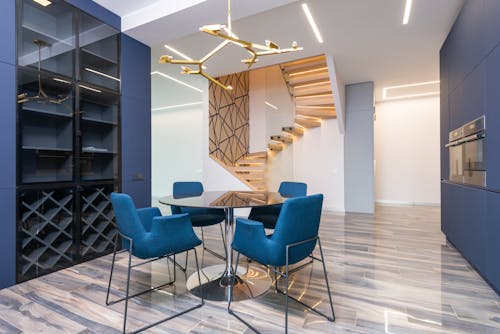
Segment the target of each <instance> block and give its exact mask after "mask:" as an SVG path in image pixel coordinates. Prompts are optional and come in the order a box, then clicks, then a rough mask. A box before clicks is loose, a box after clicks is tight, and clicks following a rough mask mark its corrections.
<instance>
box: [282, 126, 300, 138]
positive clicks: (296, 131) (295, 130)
mask: <svg viewBox="0 0 500 334" xmlns="http://www.w3.org/2000/svg"><path fill="white" fill-rule="evenodd" d="M281 130H282V131H283V132H285V133H288V134H290V135H293V136H303V135H304V128H303V127H300V126H284V127H282V128H281Z"/></svg>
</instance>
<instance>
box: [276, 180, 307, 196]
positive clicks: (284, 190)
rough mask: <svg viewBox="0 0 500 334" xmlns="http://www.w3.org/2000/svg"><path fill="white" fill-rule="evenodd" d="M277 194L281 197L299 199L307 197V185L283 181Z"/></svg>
mask: <svg viewBox="0 0 500 334" xmlns="http://www.w3.org/2000/svg"><path fill="white" fill-rule="evenodd" d="M278 192H279V193H280V194H281V196H283V197H299V196H306V195H307V184H305V183H302V182H288V181H283V182H281V184H280V188H279V189H278Z"/></svg>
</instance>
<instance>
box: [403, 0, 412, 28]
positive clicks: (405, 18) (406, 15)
mask: <svg viewBox="0 0 500 334" xmlns="http://www.w3.org/2000/svg"><path fill="white" fill-rule="evenodd" d="M412 2H413V1H412V0H406V5H405V13H404V16H403V24H408V21H409V20H410V12H411V4H412Z"/></svg>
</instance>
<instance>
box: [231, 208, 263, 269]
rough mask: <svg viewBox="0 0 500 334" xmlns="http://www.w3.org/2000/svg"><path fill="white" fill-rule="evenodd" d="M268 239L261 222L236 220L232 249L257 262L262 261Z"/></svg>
mask: <svg viewBox="0 0 500 334" xmlns="http://www.w3.org/2000/svg"><path fill="white" fill-rule="evenodd" d="M267 243H268V238H267V236H266V232H265V231H264V225H263V224H262V223H261V222H258V221H255V220H250V219H244V218H237V219H236V231H235V232H234V238H233V243H232V245H231V246H232V248H233V249H234V250H236V251H238V252H240V253H243V254H245V255H247V256H249V257H251V258H252V259H255V260H257V261H259V262H261V261H264V258H262V256H264V255H265V254H261V253H262V252H265V251H266V247H267V246H266V245H267Z"/></svg>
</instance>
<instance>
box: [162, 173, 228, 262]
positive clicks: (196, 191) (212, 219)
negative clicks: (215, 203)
mask: <svg viewBox="0 0 500 334" xmlns="http://www.w3.org/2000/svg"><path fill="white" fill-rule="evenodd" d="M202 193H203V184H201V182H174V186H173V196H174V197H175V198H183V197H193V196H199V195H201V194H202ZM171 209H172V214H181V213H188V214H189V217H190V218H191V223H192V224H193V227H200V228H201V240H202V241H203V249H205V250H206V251H208V252H210V253H211V254H213V255H215V256H217V257H219V258H221V259H223V260H225V256H222V255H220V254H218V253H216V252H215V251H213V250H211V249H209V248H207V247H205V235H204V233H203V227H206V226H211V225H216V224H219V227H220V232H221V236H222V242H223V244H225V242H224V232H223V230H222V224H221V223H222V222H223V221H224V218H225V214H224V210H223V209H207V208H187V207H182V206H175V205H172V206H171ZM224 249H225V248H224Z"/></svg>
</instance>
